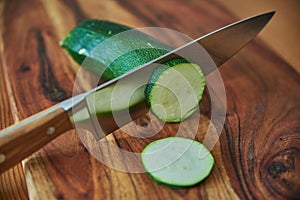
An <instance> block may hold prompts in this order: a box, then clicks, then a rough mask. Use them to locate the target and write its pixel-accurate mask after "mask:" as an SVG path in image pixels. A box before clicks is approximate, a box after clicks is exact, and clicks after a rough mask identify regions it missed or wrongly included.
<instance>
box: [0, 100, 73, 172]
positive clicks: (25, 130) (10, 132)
mask: <svg viewBox="0 0 300 200" xmlns="http://www.w3.org/2000/svg"><path fill="white" fill-rule="evenodd" d="M72 128H73V126H72V124H71V122H70V120H69V116H68V114H67V113H66V112H65V111H64V109H62V108H60V107H58V106H55V107H52V108H50V109H48V110H45V111H43V112H41V113H38V114H36V115H34V116H32V117H29V118H27V119H25V120H23V121H21V122H19V123H17V124H15V125H12V126H10V127H8V128H6V129H4V130H2V131H0V173H1V172H3V171H5V170H7V169H9V168H10V167H12V166H14V165H15V164H17V163H19V162H20V161H22V160H23V159H24V158H26V157H28V156H29V155H31V154H32V153H34V152H35V151H37V150H39V149H40V148H41V147H43V146H44V145H46V144H47V143H49V142H50V141H51V140H53V139H54V138H55V137H57V136H59V135H60V134H62V133H64V132H66V131H68V130H71V129H72Z"/></svg>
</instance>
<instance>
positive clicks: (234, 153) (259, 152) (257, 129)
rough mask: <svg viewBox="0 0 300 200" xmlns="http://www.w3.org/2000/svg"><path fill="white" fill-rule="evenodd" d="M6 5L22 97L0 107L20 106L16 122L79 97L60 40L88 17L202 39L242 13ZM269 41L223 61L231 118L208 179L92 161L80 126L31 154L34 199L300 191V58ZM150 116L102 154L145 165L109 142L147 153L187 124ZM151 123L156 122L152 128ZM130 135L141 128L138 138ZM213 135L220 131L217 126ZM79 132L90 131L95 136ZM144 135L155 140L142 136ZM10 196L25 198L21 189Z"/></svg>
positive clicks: (208, 4)
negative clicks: (169, 176) (177, 182)
mask: <svg viewBox="0 0 300 200" xmlns="http://www.w3.org/2000/svg"><path fill="white" fill-rule="evenodd" d="M0 3H2V4H3V3H4V4H5V6H4V8H5V12H4V15H3V22H4V24H3V26H2V27H3V34H2V38H1V40H2V41H3V47H4V48H3V49H4V50H5V51H4V52H3V53H2V57H3V59H4V60H3V63H4V65H3V66H2V67H3V69H4V70H6V71H7V77H6V79H5V83H6V84H9V86H10V88H11V91H12V95H13V96H11V97H10V98H9V101H8V100H7V99H8V97H9V96H8V95H6V96H4V97H3V98H4V99H6V100H5V101H3V102H5V104H7V103H8V102H10V107H12V108H13V110H7V111H4V110H2V109H3V108H2V106H1V109H0V110H1V114H3V113H5V112H9V113H10V112H12V113H14V115H13V116H16V117H14V118H15V119H16V118H18V117H19V118H20V119H23V118H25V117H28V116H30V115H32V114H34V113H37V112H38V111H40V110H43V109H45V108H48V107H50V106H51V105H53V104H55V103H56V102H58V101H61V100H62V99H64V98H67V97H69V96H71V94H72V87H73V81H74V77H75V74H74V72H76V70H77V69H78V67H79V66H78V65H77V64H75V63H74V62H73V61H72V60H71V59H70V58H69V57H68V56H67V55H66V54H65V52H64V51H63V50H62V49H61V48H60V47H59V46H58V41H59V40H61V39H63V37H64V35H65V34H66V33H67V32H68V31H69V30H70V29H71V28H72V27H73V26H75V25H76V23H78V22H79V21H81V20H83V19H86V18H99V19H108V20H112V21H116V22H119V23H123V24H126V25H129V26H132V27H143V26H160V27H168V28H172V29H175V30H178V31H181V32H183V33H185V34H187V35H189V36H191V37H197V36H199V35H202V34H205V33H208V32H210V31H212V30H214V29H217V28H220V27H222V26H223V25H226V24H228V23H231V22H233V21H236V20H238V19H240V18H242V17H241V15H240V17H237V16H235V15H234V14H237V12H233V11H232V9H228V8H227V7H226V6H224V5H226V2H225V3H224V2H220V1H187V2H185V3H182V2H181V1H179V0H175V1H165V2H164V3H162V2H159V1H151V2H150V1H146V0H140V1H130V0H127V1H104V2H99V1H83V0H77V1H69V0H63V1H58V0H53V1H46V0H43V1H42V0H28V1H26V3H25V2H22V1H17V0H11V1H9V2H8V1H7V2H0ZM232 13H234V14H232ZM252 14H256V12H253V13H251V15H252ZM243 17H248V15H247V16H243ZM272 23H274V22H273V21H271V23H270V24H272ZM266 29H268V26H267V27H266ZM264 41H266V42H269V41H268V40H264ZM264 41H263V40H261V39H260V38H256V39H255V40H254V41H253V42H251V43H250V44H249V45H247V47H246V48H245V49H243V50H242V51H241V52H240V53H239V54H237V55H236V56H235V57H234V58H233V59H231V60H229V61H228V62H227V63H226V64H224V66H222V67H221V68H220V72H221V74H222V77H223V79H224V84H225V88H226V94H227V117H226V123H225V126H224V130H223V132H222V134H221V138H220V140H219V142H218V143H217V144H216V145H215V147H214V149H213V150H212V153H213V155H214V157H215V160H216V165H215V166H214V169H213V172H212V174H211V175H210V176H209V177H208V178H207V179H206V180H205V181H204V182H202V183H201V184H199V185H196V186H194V187H191V188H187V189H178V188H177V189H175V188H169V187H165V186H163V185H158V184H156V183H155V182H154V181H153V180H152V179H150V178H149V177H148V176H147V174H145V173H137V174H132V173H126V172H122V171H118V170H114V169H112V168H110V167H108V166H105V165H104V164H102V163H101V162H99V161H97V160H96V159H95V158H93V157H92V156H91V155H90V153H89V152H88V151H87V149H86V147H85V146H83V144H82V142H81V141H80V139H79V137H78V136H77V135H76V133H75V132H73V131H72V132H67V133H66V134H64V135H62V136H60V137H58V138H57V139H55V140H54V141H53V142H51V143H50V144H48V145H47V146H45V147H44V148H43V149H41V150H40V151H39V152H38V153H36V154H34V155H33V156H31V157H30V158H28V159H27V160H25V161H24V170H25V175H26V182H27V187H28V190H29V197H30V198H31V199H296V198H299V193H298V191H299V185H300V183H299V180H300V175H299V170H297V169H298V168H299V160H300V156H299V154H300V153H299V149H300V147H299V144H300V143H299V132H300V125H299V118H300V116H299V113H300V112H299V106H300V105H299V102H300V95H299V89H300V88H299V87H300V86H299V82H300V77H299V74H298V73H297V72H296V71H295V70H294V69H293V67H295V64H294V63H296V64H297V63H298V62H297V59H294V61H295V62H287V60H286V59H287V58H289V59H290V57H286V56H282V53H280V52H281V51H273V50H272V49H271V48H270V47H269V45H268V44H267V43H265V42H264ZM0 44H1V43H0ZM272 48H273V47H272ZM16 50H17V52H16ZM279 53H280V54H279ZM291 64H292V66H291ZM2 89H3V88H1V94H3V93H2ZM207 95H208V94H207ZM1 105H2V104H1ZM12 105H15V106H12ZM209 105H210V104H209V96H206V98H205V99H204V101H203V102H202V104H201V106H202V107H203V108H204V109H205V108H206V110H207V107H209ZM5 108H6V107H5ZM3 111H4V112H3ZM203 114H205V115H206V116H204V115H202V116H201V120H200V123H199V127H198V130H197V135H196V139H197V140H199V141H202V140H203V137H204V134H205V133H206V131H207V127H208V123H209V119H208V118H207V116H209V113H206V112H204V113H203ZM5 116H6V115H5ZM10 119H11V120H12V118H10ZM150 119H151V118H150V116H145V117H143V118H140V119H138V120H137V121H135V122H133V123H131V124H129V125H128V126H126V127H124V129H122V130H118V131H116V132H115V133H114V134H112V135H110V136H108V137H107V138H105V139H104V140H102V143H101V148H100V149H95V151H99V152H101V153H103V154H104V155H110V158H109V162H112V163H114V162H115V163H117V164H119V165H122V166H124V167H126V166H128V167H136V164H138V163H139V162H138V161H139V158H138V157H136V158H126V157H122V156H121V157H120V155H119V154H114V153H113V154H112V153H111V149H110V148H109V145H108V144H114V145H117V147H119V148H122V149H125V150H127V151H130V152H140V151H141V149H142V148H143V147H144V146H145V145H146V144H147V143H148V142H150V141H153V140H155V139H157V138H160V137H166V136H170V135H174V134H176V131H177V130H178V126H176V125H165V126H164V128H163V129H162V130H161V131H160V132H159V134H156V135H154V136H151V134H153V133H152V131H151V126H153V124H151V123H150V122H152V123H154V122H155V121H153V120H150ZM197 119H198V118H197V117H195V116H194V117H193V118H190V119H189V121H187V122H186V124H185V125H184V130H185V131H184V132H185V133H187V135H185V136H187V137H189V136H190V135H189V134H188V133H189V132H190V131H191V127H193V124H195V123H196V125H197V123H198V122H197ZM1 120H2V118H1ZM5 123H7V121H6V122H5ZM10 123H12V121H10ZM135 124H137V126H136V125H135ZM7 125H8V124H7ZM145 127H148V128H150V129H147V130H148V131H145ZM127 132H130V133H131V134H136V137H135V136H130V135H128V134H126V133H127ZM82 134H83V135H82ZM210 134H211V135H212V136H214V133H210ZM80 136H81V137H86V138H88V137H90V135H89V134H88V133H81V135H80ZM137 136H147V137H148V136H151V137H148V138H146V139H142V138H138V137H137ZM110 153H111V154H110ZM2 184H3V183H2ZM4 185H7V184H5V183H4ZM1 186H2V185H1ZM1 188H2V187H1ZM11 188H13V187H11ZM16 191H22V190H20V189H17V190H16ZM7 194H8V192H7ZM2 196H3V195H2ZM20 196H21V197H20V198H22V197H24V196H22V195H20ZM4 197H6V199H9V198H10V199H18V198H16V197H19V196H17V195H5V196H4Z"/></svg>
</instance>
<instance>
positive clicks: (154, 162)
mask: <svg viewBox="0 0 300 200" xmlns="http://www.w3.org/2000/svg"><path fill="white" fill-rule="evenodd" d="M141 158H142V163H143V166H144V168H145V171H146V172H147V173H148V174H149V175H150V177H151V178H153V179H154V180H155V181H157V182H158V183H162V184H166V185H169V186H174V187H188V186H193V185H195V184H197V183H199V182H200V181H202V180H204V179H205V178H206V177H207V176H208V175H209V174H210V172H211V170H212V168H213V165H214V158H213V156H212V154H211V153H210V152H209V150H208V149H207V148H206V147H205V146H204V145H203V144H201V143H200V142H198V141H195V140H192V139H188V138H183V137H168V138H164V139H160V140H156V141H154V142H152V143H150V144H148V145H147V146H146V147H145V148H144V150H143V151H142V154H141Z"/></svg>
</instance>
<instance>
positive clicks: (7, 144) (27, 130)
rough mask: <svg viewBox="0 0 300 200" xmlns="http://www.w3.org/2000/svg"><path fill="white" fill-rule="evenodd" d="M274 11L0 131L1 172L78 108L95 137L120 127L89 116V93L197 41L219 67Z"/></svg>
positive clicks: (58, 130) (70, 124)
mask: <svg viewBox="0 0 300 200" xmlns="http://www.w3.org/2000/svg"><path fill="white" fill-rule="evenodd" d="M274 13H275V12H274V11H272V12H268V13H264V14H260V15H257V16H254V17H250V18H247V19H244V20H240V21H238V22H235V23H232V24H230V25H227V26H225V27H223V28H221V29H218V30H216V31H213V32H211V33H208V34H206V35H204V36H201V37H199V38H197V39H195V40H193V41H191V42H189V43H187V44H185V45H183V46H181V47H179V48H176V49H174V50H172V51H170V52H169V53H167V54H165V55H163V56H161V57H159V58H156V59H154V60H152V61H150V62H148V63H146V64H144V65H142V66H139V67H137V68H135V69H134V70H132V71H130V72H128V73H126V74H124V75H122V76H119V77H117V78H115V79H113V80H111V81H108V82H106V83H104V84H101V85H99V86H98V87H96V88H94V89H92V90H90V91H87V92H85V93H83V94H80V95H77V96H74V97H72V98H70V99H67V100H65V101H63V102H61V103H59V104H57V105H55V106H53V107H51V108H49V109H47V110H45V111H42V112H40V113H38V114H36V115H34V116H32V117H29V118H27V119H25V120H23V121H21V122H19V123H17V124H15V125H12V126H10V127H8V128H6V129H4V130H2V131H0V172H3V171H5V170H6V169H8V168H10V167H12V166H13V165H15V164H17V163H18V162H20V161H21V160H23V159H24V158H26V157H28V156H29V155H31V154H32V153H34V152H35V151H37V150H38V149H40V148H41V147H43V146H44V145H46V144H47V143H49V142H50V141H51V140H53V139H54V138H56V137H57V136H59V135H61V134H62V133H64V132H66V131H68V130H71V129H73V128H74V126H75V125H74V120H70V117H72V116H73V114H74V113H77V112H79V111H81V112H86V114H87V115H90V118H91V120H90V121H89V123H88V125H85V124H79V125H78V126H79V127H81V128H87V129H89V130H90V132H92V133H93V135H94V136H95V137H96V138H97V139H100V138H102V137H104V136H105V135H107V134H109V133H111V132H113V131H114V130H116V129H118V128H119V127H120V124H116V123H115V122H114V119H113V118H109V117H108V118H100V119H99V117H97V116H96V115H95V114H92V115H91V113H90V110H91V109H92V108H91V105H89V104H87V103H86V98H87V97H88V96H90V95H93V94H94V93H95V92H96V91H98V90H101V89H103V88H105V87H108V86H110V85H112V84H115V83H117V82H118V81H122V80H126V79H128V78H132V77H134V76H135V75H141V74H144V75H148V76H149V75H151V72H152V71H153V69H154V68H155V65H154V64H155V63H161V62H163V61H164V60H166V59H169V58H171V57H174V56H178V55H180V54H184V52H187V51H188V52H194V51H193V48H194V47H195V44H197V43H199V44H201V45H202V47H204V49H205V50H206V52H207V53H208V54H209V56H210V57H211V59H212V60H213V62H214V63H215V64H216V66H217V67H219V66H221V65H222V64H223V63H224V62H225V61H226V60H228V59H229V58H230V57H232V56H233V55H234V54H235V53H237V52H238V51H239V50H240V49H241V48H243V47H244V46H245V45H246V44H247V43H248V42H249V41H250V40H251V39H253V38H254V37H255V36H256V35H257V34H258V33H259V32H260V31H261V30H262V28H263V27H264V26H265V25H266V24H267V23H268V22H269V20H270V19H271V18H272V16H273V15H274ZM151 66H152V67H151ZM202 70H203V72H204V74H205V75H208V74H209V73H211V72H212V71H213V70H215V68H212V67H204V68H203V69H202ZM147 111H148V109H147V108H146V107H145V106H144V105H143V104H141V105H139V106H137V108H136V109H134V110H132V111H131V116H133V119H134V118H136V117H138V116H140V115H142V114H144V113H145V112H147ZM75 122H76V121H75ZM99 122H100V123H101V129H102V130H101V131H99ZM128 122H129V121H128V120H124V121H122V122H121V125H123V124H126V123H128ZM75 124H76V123H75ZM91 125H92V126H91ZM76 127H77V126H76ZM91 127H92V128H91Z"/></svg>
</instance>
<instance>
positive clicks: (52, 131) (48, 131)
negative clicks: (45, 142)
mask: <svg viewBox="0 0 300 200" xmlns="http://www.w3.org/2000/svg"><path fill="white" fill-rule="evenodd" d="M54 132H55V128H54V126H50V127H49V128H48V129H47V131H46V133H47V135H52V134H53V133H54Z"/></svg>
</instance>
